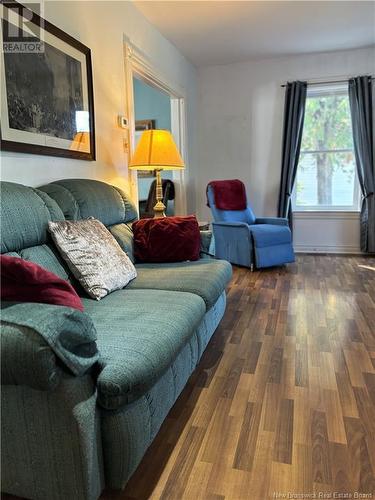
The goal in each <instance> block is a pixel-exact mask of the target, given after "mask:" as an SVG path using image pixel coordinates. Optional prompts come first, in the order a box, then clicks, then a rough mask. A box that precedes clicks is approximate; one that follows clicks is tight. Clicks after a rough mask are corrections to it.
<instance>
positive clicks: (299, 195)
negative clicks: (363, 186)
mask: <svg viewBox="0 0 375 500" xmlns="http://www.w3.org/2000/svg"><path fill="white" fill-rule="evenodd" d="M293 202H294V209H295V210H297V211H299V210H314V211H326V210H335V211H339V210H347V211H357V210H359V184H358V179H357V172H356V165H355V158H354V151H353V135H352V126H351V117H350V107H349V97H348V89H347V85H340V86H335V87H333V86H329V87H328V86H327V85H325V86H323V85H322V86H320V87H317V86H311V87H310V88H309V89H308V91H307V98H306V110H305V122H304V127H303V135H302V144H301V153H300V159H299V164H298V169H297V177H296V182H295V187H294V193H293Z"/></svg>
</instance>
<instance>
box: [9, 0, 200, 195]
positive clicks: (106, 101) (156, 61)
mask: <svg viewBox="0 0 375 500" xmlns="http://www.w3.org/2000/svg"><path fill="white" fill-rule="evenodd" d="M45 17H46V19H47V20H49V21H51V22H52V23H53V24H55V25H56V26H58V27H59V28H61V29H63V30H64V31H66V32H67V33H69V34H70V35H72V36H73V37H75V38H77V39H78V40H80V41H81V42H82V43H84V44H85V45H87V46H88V47H90V48H91V53H92V54H91V55H92V63H93V81H94V105H95V126H96V141H97V150H96V153H97V155H96V156H97V160H96V161H95V162H88V161H81V160H70V159H66V158H53V157H48V156H36V155H25V154H15V153H9V152H2V153H1V157H0V159H1V179H2V180H8V181H13V182H19V183H23V184H27V185H32V186H38V185H41V184H43V183H46V182H50V181H52V180H56V179H62V178H68V177H70V178H72V177H82V178H94V179H101V180H104V181H106V182H112V183H114V184H116V185H118V186H121V187H125V188H126V187H127V185H128V182H127V181H128V175H127V168H126V165H125V160H126V156H125V154H124V149H123V139H124V132H123V130H122V129H120V128H119V127H118V126H117V115H119V114H124V110H125V103H126V96H125V77H124V51H123V40H124V34H125V35H126V36H127V37H128V38H129V39H130V41H131V42H132V43H133V44H134V45H135V46H136V47H137V48H139V49H140V50H141V51H142V52H143V53H144V54H146V55H147V56H148V58H149V59H150V60H151V62H152V64H153V65H154V66H155V67H157V68H158V70H159V71H160V73H161V74H164V75H165V76H166V77H167V78H168V79H170V81H172V82H174V83H176V84H177V85H178V86H179V87H180V88H183V89H185V91H186V94H187V97H186V108H187V121H188V124H187V125H188V127H187V130H188V157H189V162H190V165H194V162H195V161H196V156H195V135H196V128H195V123H196V116H195V105H196V69H195V67H194V66H192V65H191V64H190V63H189V62H188V61H187V60H186V59H185V58H184V57H183V56H182V55H181V53H180V52H179V51H178V50H177V49H176V48H175V47H174V46H173V45H172V44H171V43H170V42H169V41H168V40H166V39H165V38H164V37H163V36H162V35H161V34H160V33H159V32H158V31H157V30H156V29H155V28H154V27H153V26H152V25H151V24H150V23H149V22H148V21H147V20H146V19H145V18H144V17H143V16H142V14H141V13H140V12H139V11H138V10H137V9H136V8H135V7H134V5H132V3H131V2H128V1H122V2H119V1H83V2H77V1H47V2H45ZM186 173H187V178H188V180H189V175H188V174H189V172H188V171H187V172H186Z"/></svg>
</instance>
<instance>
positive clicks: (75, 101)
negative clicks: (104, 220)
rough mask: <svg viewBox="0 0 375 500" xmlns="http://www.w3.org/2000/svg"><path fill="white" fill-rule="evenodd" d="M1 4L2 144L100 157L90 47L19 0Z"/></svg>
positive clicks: (37, 151)
mask: <svg viewBox="0 0 375 500" xmlns="http://www.w3.org/2000/svg"><path fill="white" fill-rule="evenodd" d="M38 5H39V4H38V3H33V4H32V6H33V9H37V8H38ZM40 5H43V3H41V4H40ZM0 8H1V11H0V14H1V23H0V30H1V41H2V49H3V50H2V53H1V61H0V65H1V71H0V75H1V82H0V89H1V117H0V131H1V136H0V140H1V149H2V150H8V151H16V152H20V153H34V154H42V155H50V156H63V157H68V158H79V159H84V160H95V130H94V100H93V84H92V68H91V52H90V49H89V48H88V47H86V46H85V45H83V44H82V43H81V42H79V41H78V40H76V39H74V38H73V37H71V36H70V35H68V34H67V33H65V32H64V31H62V30H61V29H59V28H57V27H56V26H54V25H53V24H51V23H49V22H47V21H45V20H44V19H43V17H42V16H40V15H39V14H37V13H35V12H33V11H31V10H30V9H28V8H27V7H25V6H23V5H21V4H19V3H18V2H16V1H14V0H5V1H4V2H2V3H1V5H0Z"/></svg>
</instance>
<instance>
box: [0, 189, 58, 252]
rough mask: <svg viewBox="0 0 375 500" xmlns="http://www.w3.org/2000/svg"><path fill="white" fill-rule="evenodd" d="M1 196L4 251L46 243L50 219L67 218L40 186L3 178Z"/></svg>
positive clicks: (0, 212)
mask: <svg viewBox="0 0 375 500" xmlns="http://www.w3.org/2000/svg"><path fill="white" fill-rule="evenodd" d="M0 198H1V210H0V220H1V253H6V252H18V251H19V250H22V249H24V248H28V247H32V246H36V245H41V244H43V243H46V242H47V241H48V240H49V239H50V238H49V235H48V232H47V225H48V222H49V221H51V220H63V219H64V215H63V213H62V211H61V210H60V208H59V207H58V205H57V204H56V202H55V201H54V200H52V199H51V198H50V197H49V196H47V195H46V194H45V193H43V192H41V191H38V190H37V189H33V188H30V187H27V186H22V185H21V184H14V183H12V182H2V183H1V197H0Z"/></svg>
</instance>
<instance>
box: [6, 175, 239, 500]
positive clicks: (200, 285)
mask: <svg viewBox="0 0 375 500" xmlns="http://www.w3.org/2000/svg"><path fill="white" fill-rule="evenodd" d="M1 195H2V196H1V211H0V215H1V229H2V230H1V253H2V254H7V255H13V256H18V257H22V258H23V259H26V260H31V261H33V262H36V263H38V264H40V265H41V266H43V267H45V268H47V269H49V270H50V271H53V272H54V273H55V274H57V275H59V276H61V277H62V278H64V279H66V280H68V281H70V282H71V283H72V284H73V285H74V286H75V287H76V289H77V290H78V291H79V294H80V295H81V297H82V300H83V303H84V307H85V312H80V311H77V310H73V309H70V308H67V307H62V306H53V305H47V304H35V303H34V304H14V303H4V302H3V304H2V315H1V323H2V324H1V348H2V352H1V355H2V367H1V374H2V391H1V392H2V394H1V397H2V457H1V458H2V465H1V472H2V474H1V476H2V477H1V479H2V491H3V492H6V493H10V494H13V495H18V496H20V497H25V498H32V499H38V500H39V499H46V500H54V499H56V500H57V499H59V500H66V499H72V500H73V499H74V500H80V499H97V498H98V497H99V496H100V494H101V492H102V491H103V489H104V488H110V489H123V488H124V487H125V485H126V483H127V481H128V479H129V478H130V476H131V475H132V474H133V472H134V471H135V469H136V468H137V466H138V464H139V463H140V461H141V459H142V457H143V455H144V453H145V452H146V450H147V448H148V447H149V446H150V444H151V442H152V441H153V439H154V437H155V435H156V434H157V432H158V430H159V428H160V426H161V424H162V422H163V420H164V419H165V417H166V415H167V414H168V412H169V410H170V409H171V407H172V406H173V404H174V402H175V401H176V399H177V398H178V396H179V394H180V392H181V391H182V389H183V388H184V386H185V384H186V382H187V380H188V378H189V376H190V375H191V373H192V372H193V371H194V369H195V367H196V366H197V364H198V362H199V360H200V358H201V356H202V353H203V351H204V350H205V348H206V346H207V344H208V342H209V340H210V338H211V336H212V335H213V333H214V331H215V329H216V328H217V326H218V324H219V322H220V320H221V318H222V316H223V314H224V310H225V303H226V299H225V297H226V296H225V287H226V285H227V284H228V282H229V280H230V278H231V266H230V264H229V263H227V262H226V261H220V260H214V259H210V258H201V259H200V260H198V261H196V262H183V263H173V264H159V265H155V264H136V267H137V272H138V277H137V278H136V279H135V280H134V281H132V282H131V283H130V284H129V285H128V286H127V287H126V288H125V289H123V290H118V291H116V292H113V293H111V294H110V295H108V296H107V297H105V298H104V299H102V300H101V301H99V302H97V301H95V300H92V299H90V298H88V297H87V296H85V294H84V292H83V291H82V290H81V289H80V288H79V285H78V284H77V283H76V282H75V280H74V277H73V276H72V274H71V273H70V271H69V270H68V268H67V266H66V265H65V263H64V262H63V261H62V260H61V258H60V257H59V255H58V253H57V251H56V249H55V247H54V245H53V243H52V241H51V239H50V237H49V234H48V232H47V224H48V221H50V220H61V219H64V217H65V218H66V219H70V220H75V219H80V218H86V217H89V216H93V217H96V218H97V219H99V220H100V221H101V222H103V223H104V224H105V225H106V227H107V228H108V229H109V231H110V232H111V233H112V234H113V236H114V237H115V238H116V240H117V241H118V242H119V244H120V245H121V247H122V248H123V249H124V251H126V252H127V253H128V255H129V256H130V257H131V258H133V245H132V230H131V224H132V222H133V221H134V220H135V219H136V218H137V212H136V210H135V207H134V205H133V204H132V202H131V201H130V199H129V198H128V197H127V196H126V194H125V193H124V192H122V191H121V190H119V189H118V188H116V187H114V186H110V185H108V184H105V183H102V182H98V181H93V180H82V179H76V180H63V181H58V182H54V183H52V184H48V185H46V186H42V187H40V188H39V189H34V188H30V187H26V186H22V185H19V184H13V183H7V182H3V183H2V185H1ZM203 236H204V237H203V240H204V241H205V242H206V245H207V241H208V240H209V238H207V234H205V235H203ZM202 250H204V249H202Z"/></svg>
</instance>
